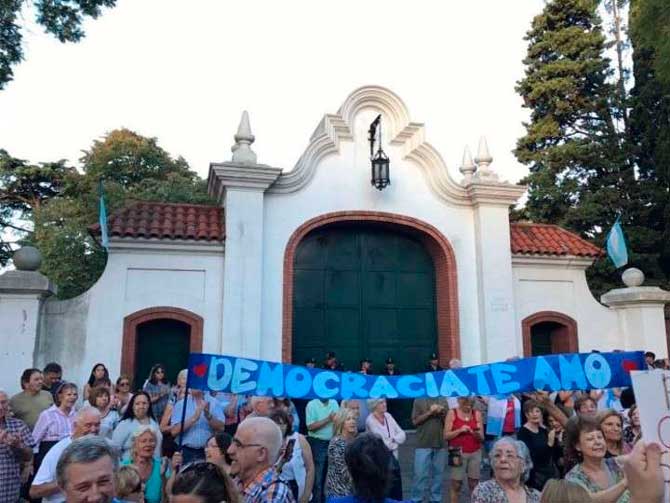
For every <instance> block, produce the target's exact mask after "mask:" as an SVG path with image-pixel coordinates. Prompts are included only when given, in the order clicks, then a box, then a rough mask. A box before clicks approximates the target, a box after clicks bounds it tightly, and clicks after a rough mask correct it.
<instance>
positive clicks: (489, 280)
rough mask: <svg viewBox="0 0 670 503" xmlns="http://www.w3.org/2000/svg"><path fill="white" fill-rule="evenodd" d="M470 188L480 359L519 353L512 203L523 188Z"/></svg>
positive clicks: (484, 359) (494, 186)
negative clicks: (515, 309) (473, 211)
mask: <svg viewBox="0 0 670 503" xmlns="http://www.w3.org/2000/svg"><path fill="white" fill-rule="evenodd" d="M468 191H469V192H470V194H471V196H472V199H473V203H474V204H475V240H476V250H477V257H476V260H477V290H478V300H479V306H478V307H479V327H480V333H479V337H480V339H481V344H480V346H481V348H482V354H481V361H482V362H492V361H499V360H504V359H505V358H509V357H512V356H520V355H521V353H522V344H521V341H520V340H517V339H518V338H517V336H516V334H517V332H518V331H517V330H516V326H515V323H516V317H515V314H514V280H513V277H512V252H511V248H510V228H509V206H510V205H511V204H513V203H514V202H515V201H516V199H517V198H518V197H519V195H520V193H521V192H522V191H523V188H522V187H518V186H512V185H507V184H505V185H503V184H500V185H499V186H496V185H483V184H472V185H470V186H469V187H468ZM465 336H466V337H467V336H470V335H469V334H465Z"/></svg>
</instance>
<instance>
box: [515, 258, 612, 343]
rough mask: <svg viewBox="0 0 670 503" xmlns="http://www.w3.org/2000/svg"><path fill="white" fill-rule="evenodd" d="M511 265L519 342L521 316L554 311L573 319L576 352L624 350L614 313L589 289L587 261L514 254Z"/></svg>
mask: <svg viewBox="0 0 670 503" xmlns="http://www.w3.org/2000/svg"><path fill="white" fill-rule="evenodd" d="M512 264H513V265H512V267H513V275H514V302H515V312H516V319H517V323H516V333H517V337H518V340H519V341H521V340H522V330H521V322H522V321H523V320H524V318H527V317H528V316H531V315H533V314H535V313H538V312H540V311H556V312H559V313H562V314H565V315H567V316H570V317H571V318H573V319H574V320H575V321H576V322H577V335H578V339H579V350H580V351H583V352H588V351H591V350H592V349H598V350H603V351H611V350H612V349H625V348H624V346H623V342H622V337H621V334H620V331H619V325H618V321H617V314H616V312H615V311H613V310H611V309H609V308H607V307H605V306H603V305H602V304H600V303H599V302H598V301H597V300H596V299H595V298H594V297H593V295H591V291H590V290H589V287H588V284H587V282H586V274H585V272H584V271H585V269H586V268H587V267H588V266H589V265H590V264H591V260H585V259H580V258H577V257H564V258H558V257H550V258H546V257H545V258H543V257H522V256H514V257H513V260H512Z"/></svg>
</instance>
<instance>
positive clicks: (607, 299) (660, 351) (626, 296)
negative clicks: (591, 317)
mask: <svg viewBox="0 0 670 503" xmlns="http://www.w3.org/2000/svg"><path fill="white" fill-rule="evenodd" d="M622 277H623V280H624V283H625V284H626V287H627V288H617V289H615V290H610V291H609V292H607V293H606V294H604V295H603V296H602V297H601V298H600V300H601V301H602V302H603V303H604V304H606V305H608V306H609V307H610V308H612V309H613V310H615V311H616V313H617V316H618V319H619V334H618V335H619V340H618V341H617V346H616V348H617V349H626V350H631V351H637V350H641V351H653V352H654V353H655V354H656V358H667V357H668V343H667V339H666V334H665V316H664V312H663V309H664V306H665V304H668V303H670V292H666V291H665V290H661V289H660V288H658V287H650V286H641V285H642V283H643V282H644V274H643V273H642V271H640V270H639V269H635V268H630V269H627V270H626V271H624V273H623V275H622Z"/></svg>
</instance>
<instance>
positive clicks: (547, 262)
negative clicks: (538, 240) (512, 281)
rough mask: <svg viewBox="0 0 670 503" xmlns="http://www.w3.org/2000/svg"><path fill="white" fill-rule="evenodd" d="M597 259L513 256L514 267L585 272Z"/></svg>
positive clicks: (557, 256) (560, 256) (559, 256)
mask: <svg viewBox="0 0 670 503" xmlns="http://www.w3.org/2000/svg"><path fill="white" fill-rule="evenodd" d="M594 260H595V259H594V258H591V257H578V256H576V255H527V254H513V255H512V267H515V266H516V267H519V266H529V267H542V268H552V269H556V268H564V269H579V270H584V269H587V268H588V267H590V266H591V264H593V261H594Z"/></svg>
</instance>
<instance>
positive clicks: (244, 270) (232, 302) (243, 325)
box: [210, 163, 281, 358]
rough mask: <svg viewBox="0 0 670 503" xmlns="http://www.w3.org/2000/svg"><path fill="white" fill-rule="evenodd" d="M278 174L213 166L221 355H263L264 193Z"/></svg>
mask: <svg viewBox="0 0 670 503" xmlns="http://www.w3.org/2000/svg"><path fill="white" fill-rule="evenodd" d="M280 172H281V170H280V169H278V168H271V167H269V166H262V165H250V164H245V165H243V164H237V163H223V164H217V165H212V167H211V174H210V183H214V185H215V189H218V190H216V192H217V193H219V194H220V195H221V198H222V202H223V203H224V206H225V225H226V248H225V253H224V273H223V274H224V286H223V324H222V334H221V337H222V351H223V352H224V353H227V354H233V355H240V356H248V357H251V358H258V357H260V356H261V348H260V345H261V292H262V288H263V284H262V282H263V240H264V236H263V211H264V209H263V197H264V196H263V194H264V192H265V190H266V189H267V188H268V187H269V186H270V185H271V184H272V183H273V182H274V181H275V180H276V179H277V177H278V176H279V173H280ZM212 177H216V181H214V182H212Z"/></svg>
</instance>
